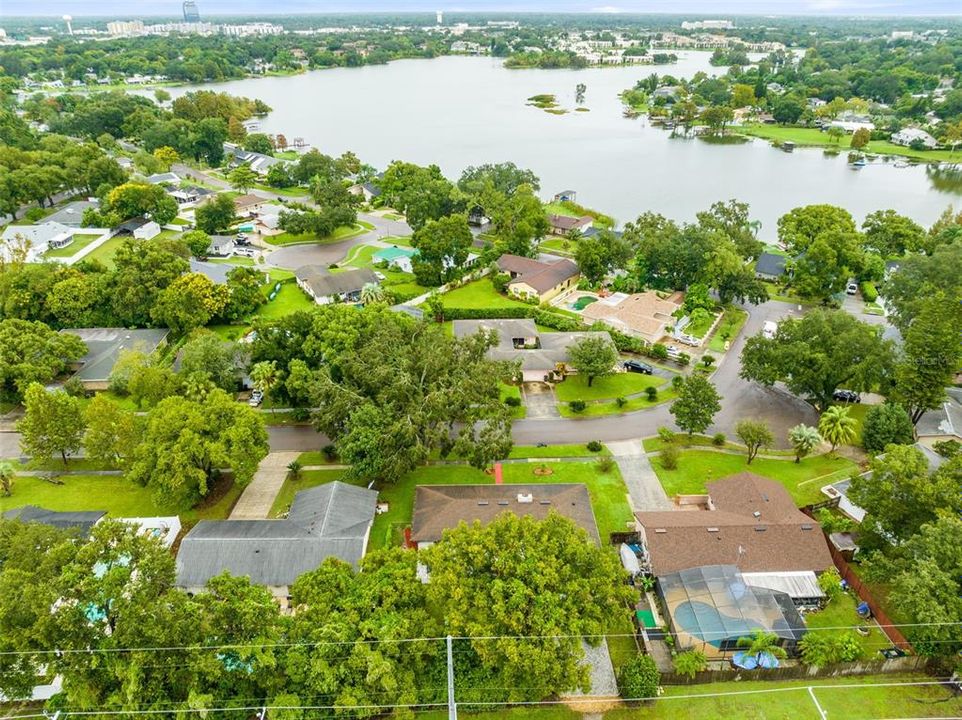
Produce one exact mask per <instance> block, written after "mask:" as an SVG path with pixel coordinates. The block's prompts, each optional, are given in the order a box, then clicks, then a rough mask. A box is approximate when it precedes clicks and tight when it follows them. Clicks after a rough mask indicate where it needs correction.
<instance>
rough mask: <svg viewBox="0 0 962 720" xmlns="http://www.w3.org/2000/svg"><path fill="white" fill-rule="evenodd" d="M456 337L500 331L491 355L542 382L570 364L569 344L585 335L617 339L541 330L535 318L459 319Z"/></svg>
mask: <svg viewBox="0 0 962 720" xmlns="http://www.w3.org/2000/svg"><path fill="white" fill-rule="evenodd" d="M453 329H454V335H455V337H465V336H468V335H474V334H475V333H477V332H478V331H480V330H486V331H492V330H493V331H495V332H497V333H498V344H497V345H495V346H494V347H493V348H491V349H490V350H489V351H488V358H490V359H491V360H496V361H501V362H517V363H519V364H520V367H521V373H522V378H523V379H524V381H525V382H542V381H545V380H550V379H552V378H554V376H555V370H556V369H557V367H558V366H559V365H567V364H568V348H570V347H571V346H572V345H574V344H575V343H577V342H579V341H581V340H583V339H585V338H589V337H592V338H599V339H601V340H603V341H605V342H607V343H609V344H610V345H611V346H612V347H614V341H612V339H611V336H610V335H609V334H608V333H606V332H551V333H540V332H538V328H537V326H536V325H535V322H534V320H531V319H520V320H455V321H454V327H453Z"/></svg>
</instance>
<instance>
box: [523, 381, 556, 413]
mask: <svg viewBox="0 0 962 720" xmlns="http://www.w3.org/2000/svg"><path fill="white" fill-rule="evenodd" d="M521 398H522V401H523V402H524V407H525V413H526V415H527V417H530V418H560V417H561V414H560V413H559V412H558V398H557V397H556V396H555V394H554V388H552V387H551V386H550V385H548V383H541V382H528V383H524V385H522V386H521Z"/></svg>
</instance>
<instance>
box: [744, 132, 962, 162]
mask: <svg viewBox="0 0 962 720" xmlns="http://www.w3.org/2000/svg"><path fill="white" fill-rule="evenodd" d="M735 132H737V133H739V134H742V135H749V136H752V137H759V138H764V139H766V140H777V141H779V142H785V141H786V140H790V141H792V142H794V143H795V144H796V145H799V146H810V147H812V146H817V147H826V148H835V149H838V150H840V151H841V150H848V149H849V148H850V145H851V141H852V136H851V135H846V136H845V137H842V138H839V140H838V142H835V141H833V140H832V138H831V137H830V136H829V134H828V133H826V132H822V131H821V130H819V129H818V128H800V127H784V126H781V125H743V126H741V127H739V128H737V129H736V130H735ZM863 151H864V152H865V153H867V154H869V155H901V156H903V157H908V158H913V159H916V160H925V161H928V162H940V161H952V160H954V161H956V162H958V160H959V157H960V155H959V153H958V152H956V153H953V152H951V151H949V150H913V149H912V148H908V147H902V146H901V145H895V144H894V143H890V142H888V141H887V140H872V141H871V142H869V144H868V145H866V146H865V148H864V149H863Z"/></svg>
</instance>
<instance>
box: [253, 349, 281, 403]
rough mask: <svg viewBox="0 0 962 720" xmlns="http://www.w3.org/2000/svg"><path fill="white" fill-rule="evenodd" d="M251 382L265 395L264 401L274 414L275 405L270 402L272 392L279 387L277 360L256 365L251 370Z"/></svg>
mask: <svg viewBox="0 0 962 720" xmlns="http://www.w3.org/2000/svg"><path fill="white" fill-rule="evenodd" d="M251 382H252V383H254V387H255V388H257V389H258V390H260V391H261V392H262V393H264V399H265V400H267V401H268V404H269V405H270V406H271V414H272V415H273V414H274V407H273V403H271V402H270V394H271V390H273V389H274V386H276V385H277V362H276V361H275V360H264V361H262V362H259V363H255V364H254V366H253V367H252V368H251Z"/></svg>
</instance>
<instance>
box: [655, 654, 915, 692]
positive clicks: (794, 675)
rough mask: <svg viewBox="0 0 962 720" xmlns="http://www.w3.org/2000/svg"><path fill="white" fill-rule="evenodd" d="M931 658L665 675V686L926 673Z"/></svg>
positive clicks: (670, 673)
mask: <svg viewBox="0 0 962 720" xmlns="http://www.w3.org/2000/svg"><path fill="white" fill-rule="evenodd" d="M929 662H930V659H929V658H924V657H919V656H917V655H912V656H906V657H897V658H890V659H887V660H871V661H868V662H854V663H837V664H834V665H826V666H825V667H821V668H819V667H814V666H811V665H801V664H799V665H790V666H783V667H777V668H773V669H771V670H765V669H761V668H759V669H756V670H705V671H702V672H699V673H695V676H694V677H690V676H688V675H679V674H678V673H676V672H669V673H662V675H661V684H662V685H704V684H707V683H716V682H731V681H732V680H734V679H736V678H737V679H739V680H763V681H772V682H776V681H783V680H809V679H815V678H834V677H844V676H846V675H876V674H883V673H910V672H922V671H924V670H926V669H927V668H928V666H929Z"/></svg>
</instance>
